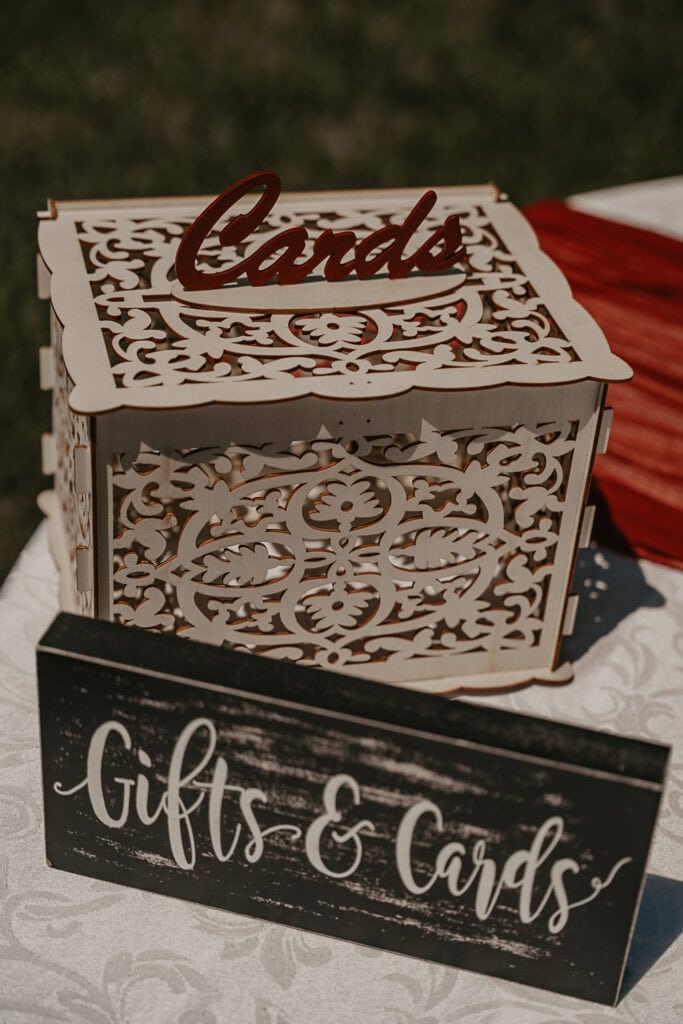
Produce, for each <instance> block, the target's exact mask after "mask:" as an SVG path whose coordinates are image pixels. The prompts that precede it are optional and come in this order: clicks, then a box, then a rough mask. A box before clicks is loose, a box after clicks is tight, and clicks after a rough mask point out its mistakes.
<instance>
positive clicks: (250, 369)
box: [76, 199, 579, 390]
mask: <svg viewBox="0 0 683 1024" xmlns="http://www.w3.org/2000/svg"><path fill="white" fill-rule="evenodd" d="M409 206H410V204H409V203H408V204H405V203H403V204H402V203H400V202H399V203H397V204H396V208H395V209H394V210H393V211H392V217H391V218H390V217H389V215H388V214H387V212H386V205H384V206H382V205H378V206H376V207H373V206H372V203H371V201H370V200H368V201H367V202H366V203H364V204H362V203H360V202H359V204H358V207H357V208H356V209H354V208H351V207H349V205H348V204H347V205H345V206H344V207H343V209H340V210H337V211H335V210H329V211H328V212H322V213H311V211H310V208H307V209H303V208H302V209H300V210H299V209H297V207H296V203H295V202H294V201H293V200H291V201H290V202H289V204H288V205H284V206H282V207H281V208H280V213H278V209H277V208H276V210H275V211H273V213H271V215H270V217H269V218H268V220H267V222H266V223H265V225H264V229H263V230H262V231H259V232H258V233H256V234H255V236H254V238H253V239H252V240H250V241H249V242H248V243H246V244H245V245H241V246H238V247H237V248H236V249H233V250H229V249H224V248H222V247H221V245H220V242H219V240H218V235H217V232H216V231H214V232H213V234H212V236H211V237H210V238H209V240H208V242H207V243H206V245H205V246H204V248H203V249H202V254H201V260H200V265H201V266H202V267H203V268H204V269H213V270H218V269H223V268H225V267H228V266H231V265H233V264H234V263H235V262H237V261H238V260H239V259H241V258H242V257H243V256H245V255H248V254H249V253H250V251H251V250H252V249H255V248H257V247H258V246H260V245H261V244H263V242H264V241H267V240H268V239H269V238H270V237H272V236H273V235H275V234H276V233H277V232H278V231H280V230H282V228H284V227H291V226H292V225H293V224H295V223H305V226H306V228H307V230H308V232H309V236H310V239H311V243H310V244H312V241H313V240H314V239H315V237H317V235H318V234H320V232H321V231H323V230H324V229H325V228H329V227H333V228H334V229H335V230H343V229H346V228H349V229H352V230H353V231H355V232H356V233H357V235H358V237H359V238H363V237H365V236H367V235H368V234H369V233H371V232H372V231H374V230H376V229H377V228H380V227H382V225H384V224H386V223H387V222H388V221H389V220H390V219H394V220H397V219H399V218H401V217H403V216H405V214H406V213H407V212H408V209H409ZM452 213H459V214H460V215H461V218H462V226H463V237H464V242H465V245H466V248H467V252H468V262H467V272H466V274H465V273H464V274H463V275H462V279H461V280H462V283H461V284H460V285H459V286H458V287H456V288H455V289H454V290H453V291H452V292H450V293H448V294H446V295H445V296H441V297H438V298H432V299H429V300H427V301H418V302H409V303H406V304H404V305H398V306H394V307H390V308H383V309H358V310H353V311H350V312H345V313H334V314H332V313H307V314H296V313H269V312H250V313H237V312H235V313H226V312H225V310H212V309H198V308H196V307H192V306H189V305H186V304H183V303H182V302H180V301H178V300H177V299H175V298H173V297H172V295H171V293H170V289H171V284H172V281H173V280H174V278H175V271H174V260H175V254H176V251H177V248H178V243H179V241H180V238H181V237H182V234H183V232H184V230H185V228H186V227H187V226H188V225H189V224H190V223H191V221H192V219H193V218H192V217H189V216H188V217H183V216H180V215H176V216H175V217H173V219H166V218H163V217H152V216H147V217H134V216H131V215H129V216H124V215H121V214H119V215H118V216H112V217H103V216H101V215H100V216H83V218H82V219H81V220H79V221H78V222H77V223H76V230H77V234H78V238H79V241H80V245H81V249H82V252H83V256H84V259H85V263H86V269H87V273H88V278H89V282H90V287H91V291H92V295H93V299H94V302H95V305H96V308H97V315H98V318H99V321H100V327H101V329H102V332H103V334H104V337H105V340H106V345H107V352H108V357H109V362H110V365H111V369H112V373H113V375H114V379H115V381H116V386H117V388H119V389H124V390H125V389H129V390H130V389H136V388H140V387H142V388H155V387H160V386H162V385H167V384H187V383H193V384H195V385H202V384H215V383H216V382H218V381H225V380H228V379H229V380H233V379H235V380H237V379H239V381H240V382H241V383H246V382H248V381H271V382H272V381H276V382H277V381H280V382H283V383H287V382H292V380H293V379H294V378H297V377H318V378H322V377H337V378H338V377H341V378H344V379H346V380H348V379H349V378H353V379H355V380H357V381H362V380H363V379H365V378H375V377H376V376H377V375H379V374H387V373H392V372H394V373H395V372H397V371H398V372H402V373H407V374H408V373H411V374H414V373H415V371H419V373H420V374H421V375H425V374H429V373H431V372H432V371H439V372H440V373H441V372H442V371H443V372H445V373H446V374H447V375H450V376H451V377H453V378H455V375H459V374H462V373H463V372H465V371H467V370H468V369H472V368H481V367H501V366H509V367H515V366H517V367H519V366H540V365H547V364H567V363H572V362H577V361H578V360H579V357H578V356H577V353H576V351H575V350H574V348H573V347H572V345H571V343H570V342H569V340H568V339H567V337H566V336H565V335H564V333H563V332H562V331H561V330H560V328H559V326H558V324H557V323H556V322H555V321H554V320H553V318H552V316H551V314H550V312H549V310H548V308H547V307H546V306H545V305H544V303H543V302H542V301H541V299H540V298H539V296H538V294H537V292H536V290H535V289H534V287H533V286H532V284H531V283H530V281H529V279H528V277H527V276H526V274H525V272H524V271H523V269H522V267H521V266H520V264H519V262H518V260H517V259H516V258H515V256H514V255H513V254H512V253H511V252H510V251H509V250H508V249H507V248H506V246H505V244H504V243H503V241H502V240H501V237H500V235H499V233H498V232H497V231H496V229H495V227H494V226H493V224H492V223H491V218H490V216H489V215H488V213H487V212H486V210H485V208H484V207H483V206H481V205H472V204H471V203H470V204H467V203H463V202H462V201H460V202H458V200H457V199H449V200H443V201H441V202H440V203H439V204H438V205H437V206H436V207H435V208H434V210H433V211H432V214H431V215H430V216H429V218H428V219H427V221H426V222H425V224H424V228H423V231H422V232H421V236H420V237H422V235H424V236H425V237H427V235H428V234H429V233H431V232H432V231H434V230H435V229H436V228H437V227H438V226H439V224H440V223H441V222H442V221H443V219H444V217H445V216H447V215H449V214H452ZM309 248H310V246H309ZM305 255H308V251H307V252H306V254H305ZM274 291H277V289H274ZM406 386H408V383H407V384H406ZM448 386H451V384H449V385H448ZM452 386H456V384H455V379H453V380H452Z"/></svg>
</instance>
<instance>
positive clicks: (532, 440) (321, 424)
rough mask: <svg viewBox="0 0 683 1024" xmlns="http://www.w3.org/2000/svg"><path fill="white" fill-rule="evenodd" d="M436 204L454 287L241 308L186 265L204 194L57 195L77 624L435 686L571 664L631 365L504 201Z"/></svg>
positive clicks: (321, 290)
mask: <svg viewBox="0 0 683 1024" xmlns="http://www.w3.org/2000/svg"><path fill="white" fill-rule="evenodd" d="M417 195H419V193H418V192H416V191H410V190H407V191H396V192H391V191H390V192H348V193H306V194H298V195H297V194H289V195H284V196H282V197H281V199H280V201H279V203H278V205H277V207H276V208H275V210H274V211H273V212H272V214H271V215H270V216H269V218H268V220H267V222H266V224H265V225H264V229H263V230H262V231H259V232H258V233H256V234H255V241H254V243H253V244H254V245H256V244H259V245H261V244H262V243H263V241H264V239H268V238H269V237H270V236H271V235H273V234H274V233H276V232H277V231H279V230H281V229H282V227H283V226H286V225H288V224H304V223H305V225H306V227H307V230H308V232H309V234H310V235H311V237H315V235H316V233H319V232H321V231H323V230H325V229H326V228H329V227H331V226H332V227H334V229H344V228H350V229H353V230H354V231H355V232H356V234H357V235H358V237H360V238H362V237H363V236H364V235H367V234H368V233H370V232H371V231H374V230H376V229H377V228H378V227H380V226H381V225H383V224H387V223H394V222H395V221H396V220H398V219H400V218H401V217H403V216H405V214H406V211H407V210H409V209H410V207H411V206H412V204H413V203H414V202H415V199H416V197H417ZM438 197H439V198H438V203H437V206H436V207H435V208H434V211H433V213H432V214H431V215H430V218H429V219H428V221H427V223H426V224H425V230H433V228H434V226H435V225H437V224H439V223H440V222H441V221H443V218H444V217H445V216H447V215H449V214H453V213H458V214H459V215H460V217H461V222H462V227H463V233H464V242H465V245H466V248H467V254H468V260H467V264H466V265H463V266H461V267H459V268H457V269H455V270H454V271H453V272H452V273H447V274H441V275H424V274H412V275H410V276H409V277H407V278H405V279H403V280H398V281H396V280H388V279H386V278H384V277H382V276H378V277H376V278H373V279H370V280H365V281H361V280H357V279H356V280H352V279H349V280H347V281H344V282H338V283H335V284H330V283H329V282H327V281H320V280H317V279H312V280H311V281H310V282H309V281H306V282H303V283H301V284H299V285H294V286H289V287H287V286H277V285H267V286H263V287H257V288H254V287H249V286H245V285H244V283H243V282H242V283H241V284H240V283H239V282H238V284H237V286H236V287H235V288H233V289H232V291H231V292H230V293H229V296H228V298H226V296H225V295H223V296H222V298H221V300H220V301H221V302H222V305H221V306H220V308H218V305H219V303H218V302H217V300H216V296H215V293H202V292H198V293H190V292H187V291H185V290H184V289H183V288H182V287H180V285H179V282H178V281H177V280H176V277H175V271H174V259H175V254H176V251H177V248H178V244H179V241H180V238H181V237H182V235H183V232H184V231H185V229H186V228H187V226H188V225H189V224H190V223H192V221H193V220H194V219H195V217H196V216H197V215H198V213H199V212H200V211H201V210H202V209H203V208H204V207H205V205H206V199H202V198H184V199H172V200H166V199H163V200H161V199H158V200H146V201H133V200H131V201H115V202H99V203H87V202H65V203H62V202H59V203H51V204H50V207H49V210H48V212H47V213H46V214H44V215H42V217H41V220H40V228H39V248H40V254H39V289H40V294H41V295H43V296H44V297H49V298H50V301H51V309H52V315H51V322H52V339H51V346H50V348H45V349H44V350H42V352H41V356H42V358H41V367H42V378H43V385H44V386H45V387H51V388H52V389H53V396H54V398H53V428H52V434H51V435H46V437H45V438H44V452H43V457H44V468H45V470H46V472H50V473H54V478H55V483H54V490H53V491H52V492H47V493H46V494H45V495H43V496H42V499H41V501H42V507H43V508H44V510H45V511H46V512H47V513H48V514H49V517H50V531H51V544H52V549H53V552H54V554H55V557H56V560H57V562H58V564H59V566H60V569H61V599H62V606H63V607H64V608H65V609H70V610H77V611H80V612H83V613H85V614H88V615H93V616H98V617H100V618H104V619H112V620H114V621H117V622H124V623H135V624H136V625H138V626H141V627H143V628H145V629H151V630H161V631H165V632H177V633H178V634H180V635H182V636H186V637H192V638H195V639H199V640H203V641H208V642H211V643H215V644H226V645H228V646H230V647H232V648H234V649H236V650H240V651H251V652H255V653H259V654H265V655H268V656H271V657H275V658H287V659H292V660H295V661H297V662H299V663H300V664H302V665H314V666H320V667H329V668H332V669H334V670H336V671H339V672H343V673H347V674H350V675H363V676H365V677H366V678H371V679H376V680H381V681H385V682H386V681H391V682H395V683H398V684H400V685H405V686H412V687H417V688H420V689H423V690H430V691H433V692H453V691H457V690H474V689H481V688H491V687H505V686H511V685H517V684H519V683H521V682H525V681H528V680H531V679H535V680H539V681H546V682H553V681H561V680H565V679H567V678H569V677H570V668H569V667H568V666H566V665H561V666H558V652H559V645H560V640H561V637H562V635H563V633H566V632H567V631H571V626H572V622H573V616H574V613H575V604H576V599H575V598H574V597H570V596H569V589H570V586H571V579H572V572H573V565H574V560H575V556H576V551H577V547H578V546H579V545H580V544H586V543H587V542H588V539H589V535H590V521H591V517H590V510H588V513H587V514H586V510H585V498H586V493H587V487H588V483H589V477H590V472H591V466H592V461H593V457H594V454H595V453H596V451H600V450H602V449H603V448H604V445H605V442H606V433H607V430H608V427H609V421H608V418H607V417H606V416H605V415H604V413H603V405H604V396H605V388H606V383H607V382H608V381H610V380H624V379H627V378H628V377H629V376H630V371H629V369H628V367H627V366H626V365H625V364H624V363H623V362H622V361H621V360H620V359H618V358H617V357H615V356H614V355H613V354H611V353H610V350H609V348H608V345H607V343H606V341H605V339H604V337H603V335H602V333H601V332H600V330H599V329H598V327H597V326H596V324H595V323H594V322H593V321H592V320H591V318H590V317H589V316H588V315H587V314H586V312H585V311H584V310H583V309H581V308H580V307H579V306H578V305H577V304H576V303H575V302H574V301H573V299H572V297H571V294H570V292H569V288H568V285H567V283H566V280H565V279H564V277H563V276H562V275H561V273H560V272H559V270H558V269H557V267H556V266H555V265H554V264H552V263H551V262H550V261H549V260H548V259H547V257H545V256H544V255H543V254H542V253H541V252H540V250H539V248H538V245H537V242H536V239H535V237H534V235H533V233H532V231H531V229H530V227H529V225H528V223H527V222H526V220H525V219H524V218H523V216H522V215H521V214H520V213H519V211H517V210H516V209H515V208H514V207H513V206H512V205H511V204H510V203H509V202H507V201H505V200H504V199H503V198H501V197H500V195H499V194H498V193H497V191H496V190H495V189H494V188H492V187H489V186H485V187H477V188H471V189H457V188H444V189H440V190H439V191H438ZM244 202H245V203H248V200H245V201H244ZM250 244H251V243H250ZM249 249H250V245H249V244H248V245H247V246H246V250H245V251H246V252H247V253H248V252H249ZM202 252H203V256H202V259H203V260H204V264H205V265H206V266H209V267H213V268H221V267H224V266H229V265H230V264H231V262H234V261H235V260H236V259H237V258H238V257H242V256H243V255H244V252H241V253H237V252H236V251H230V250H227V249H225V248H224V247H222V246H221V245H220V242H219V240H218V237H217V235H214V236H213V237H212V238H210V239H209V241H208V243H207V245H206V246H205V249H204V250H203V251H202ZM212 303H213V305H212ZM226 303H227V305H226ZM228 307H229V308H228Z"/></svg>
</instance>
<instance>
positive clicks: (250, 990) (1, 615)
mask: <svg viewBox="0 0 683 1024" xmlns="http://www.w3.org/2000/svg"><path fill="white" fill-rule="evenodd" d="M658 196H659V199H658ZM572 203H573V204H574V205H576V206H577V207H578V208H579V209H584V210H586V212H591V213H597V214H601V215H603V216H612V215H614V216H615V218H616V217H621V218H623V219H625V220H629V219H630V220H632V221H635V222H637V223H639V224H641V225H644V226H648V225H652V226H653V227H655V228H659V227H661V226H662V224H665V226H666V229H667V230H668V231H669V232H670V233H673V234H675V233H680V234H681V236H683V178H679V179H672V180H669V181H668V182H664V183H646V184H644V185H639V186H633V187H631V188H630V189H616V190H609V191H607V192H604V193H594V194H591V195H585V196H578V197H574V199H573V200H572ZM662 210H663V211H664V212H663V213H662ZM657 211H659V212H657ZM676 218H678V222H676ZM575 590H578V591H579V592H580V593H581V594H582V598H583V599H582V600H581V601H580V603H579V613H578V617H577V625H576V630H575V633H574V635H573V636H572V637H571V638H569V639H568V640H567V642H566V654H567V656H568V657H571V658H572V659H573V660H575V670H576V678H575V680H574V682H573V683H571V684H570V685H569V686H565V687H538V686H535V687H529V688H527V689H526V690H522V691H519V692H516V693H513V694H508V695H502V696H500V695H499V696H495V697H486V698H479V700H480V702H481V703H489V704H495V705H496V706H499V707H504V708H509V709H513V710H516V711H521V712H525V713H530V714H534V715H540V716H543V717H548V718H553V719H557V720H561V721H568V722H573V723H578V724H585V725H589V726H592V727H595V728H599V729H605V730H612V731H615V732H619V733H621V734H623V735H632V736H638V737H642V738H645V739H653V740H658V741H660V742H666V743H671V744H674V748H675V749H674V755H673V758H672V767H671V772H670V777H669V781H668V785H667V789H666V792H665V797H664V801H663V805H662V810H661V814H660V820H659V823H658V827H657V831H656V835H655V841H654V846H653V850H652V855H651V861H650V865H649V873H648V879H647V883H646V887H645V892H644V897H643V904H642V906H641V911H640V915H639V918H638V924H637V927H636V933H635V938H634V943H633V948H632V953H631V957H630V959H629V964H628V967H627V974H626V982H625V995H624V996H623V998H622V1001H621V1003H620V1005H619V1006H618V1007H617V1008H615V1009H610V1008H605V1007H599V1006H595V1005H592V1004H590V1003H585V1002H580V1001H578V1000H574V999H569V998H567V997H562V996H557V995H553V994H550V993H545V992H541V991H537V990H534V989H530V988H525V987H522V986H519V985H516V984H512V983H510V982H504V981H499V980H497V979H492V978H486V977H483V976H480V975H475V974H470V973H468V972H465V971H460V970H456V969H453V968H446V967H442V966H439V965H435V964H430V963H426V962H422V961H419V960H413V959H410V958H407V957H402V956H398V955H395V954H391V953H384V952H380V951H377V950H372V949H366V948H363V947H361V946H357V945H354V944H351V943H346V942H342V941H340V940H336V939H331V938H327V937H324V936H318V935H311V934H307V933H304V932H299V931H296V930H294V929H290V928H286V927H283V926H281V925H274V924H269V923H267V922H263V921H256V920H252V919H249V918H245V917H239V916H237V915H234V914H229V913H225V912H222V911H216V910H212V909H209V908H206V907H201V906H195V905H192V904H188V903H183V902H182V901H179V900H172V899H168V898H165V897H161V896H156V895H154V894H151V893H144V892H138V891H137V890H131V889H124V888H121V887H118V886H114V885H111V884H109V883H104V882H97V881H94V880H91V879H87V878H82V877H80V876H76V875H69V874H66V873H62V872H59V871H54V870H51V869H50V868H48V867H47V866H46V863H45V857H44V851H43V835H42V807H41V787H40V755H39V746H38V719H37V706H36V681H35V670H34V659H35V655H34V649H35V644H36V642H37V640H38V638H39V637H40V635H41V634H42V632H43V631H44V629H45V628H46V627H47V626H48V625H49V623H50V622H51V620H52V618H53V616H54V614H55V613H56V610H57V583H56V574H55V572H54V570H53V568H52V565H51V562H50V559H49V556H48V552H47V541H46V531H45V527H44V526H41V527H40V528H39V529H38V531H37V532H36V534H35V535H34V537H33V538H32V539H31V541H30V542H29V544H28V545H27V547H26V548H25V549H24V551H23V552H22V554H21V556H20V558H19V560H18V562H17V564H16V566H15V568H14V569H13V571H12V573H11V574H10V576H9V577H8V579H7V581H6V583H5V585H4V587H3V588H2V591H0V652H1V653H0V769H1V771H0V1021H1V1022H2V1024H20V1022H21V1024H34V1022H39V1021H65V1022H66V1021H69V1022H71V1021H74V1022H80V1021H83V1022H88V1024H104V1022H112V1024H113V1022H116V1024H124V1022H125V1024H171V1022H173V1024H175V1022H178V1024H248V1022H249V1024H251V1022H254V1024H307V1022H311V1024H321V1022H323V1021H325V1022H327V1021H329V1022H334V1024H347V1022H348V1024H358V1022H362V1024H456V1022H457V1024H463V1022H468V1024H493V1022H498V1021H500V1022H503V1024H550V1022H556V1021H558V1022H559V1021H561V1022H563V1024H601V1022H603V1021H605V1022H611V1021H629V1022H641V1021H642V1022H645V1021H647V1022H648V1024H650V1022H652V1024H674V1022H676V1024H678V1022H679V1021H681V1020H683V984H682V983H681V980H680V971H679V970H677V966H678V964H679V963H680V960H679V955H680V948H681V944H680V943H679V944H678V946H677V945H676V939H677V937H678V935H679V933H680V932H681V930H683V858H682V857H681V849H682V848H683V815H682V814H681V809H682V808H683V687H682V686H681V669H682V668H683V572H678V571H676V570H674V569H669V568H666V567H664V566H661V565H655V564H654V563H651V562H645V561H642V562H637V561H635V560H634V559H632V558H630V557H628V556H625V555H617V554H615V553H613V552H611V551H608V550H605V549H599V548H598V549H595V548H593V549H589V550H588V551H585V552H583V553H582V555H581V557H580V560H579V564H578V568H577V579H576V582H575ZM677 954H678V955H677Z"/></svg>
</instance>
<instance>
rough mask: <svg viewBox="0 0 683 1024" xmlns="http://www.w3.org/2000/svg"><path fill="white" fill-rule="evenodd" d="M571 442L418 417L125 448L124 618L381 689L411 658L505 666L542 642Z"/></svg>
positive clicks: (119, 601)
mask: <svg viewBox="0 0 683 1024" xmlns="http://www.w3.org/2000/svg"><path fill="white" fill-rule="evenodd" d="M576 435H577V423H576V421H569V422H565V423H559V422H554V423H541V424H538V423H536V422H530V423H527V424H521V425H516V426H500V427H487V428H472V427H470V428H468V429H460V430H451V431H444V432H439V431H438V430H436V429H435V428H434V427H431V426H430V425H429V424H427V423H424V425H423V428H422V431H421V433H420V436H419V437H416V436H413V435H409V434H403V435H398V434H391V435H383V436H371V437H339V438H336V439H331V440H315V441H302V442H299V443H295V444H292V445H290V446H289V447H288V448H286V449H285V450H282V448H281V447H280V446H278V445H277V444H275V443H272V444H266V445H263V446H261V447H257V446H247V445H244V446H242V445H231V446H230V447H229V448H228V449H227V450H222V449H221V448H218V447H216V448H202V449H192V450H185V451H175V452H172V453H167V454H162V453H160V452H158V451H154V450H150V449H148V448H146V447H145V446H142V447H141V448H140V450H139V451H133V452H123V453H120V454H119V455H118V456H117V457H116V458H115V460H114V473H113V495H112V499H113V510H114V537H113V550H114V564H113V566H112V571H113V577H114V595H113V596H114V606H113V614H114V618H116V619H117V620H119V621H123V622H131V623H134V624H136V625H138V626H142V627H144V628H149V629H156V630H164V631H178V632H180V633H182V634H184V635H187V636H191V637H193V638H195V639H198V640H204V641H208V642H211V643H216V644H222V643H225V644H229V645H230V646H231V647H234V648H236V649H238V650H245V651H252V652H257V653H260V654H266V655H270V656H272V657H279V658H289V659H293V660H296V661H298V662H300V663H302V664H309V665H318V666H327V667H330V668H336V669H342V670H344V669H346V670H351V671H354V670H355V669H356V667H357V666H358V669H359V671H361V670H363V671H364V672H365V674H368V675H375V676H376V677H378V678H383V677H384V678H388V679H391V678H392V673H393V672H395V670H396V668H398V667H399V666H400V664H401V663H405V662H407V661H409V660H410V661H411V666H413V667H414V666H415V664H416V663H417V662H418V661H420V660H423V661H424V660H429V662H430V663H433V674H434V675H438V674H439V665H438V664H437V662H438V660H439V659H444V658H448V659H449V664H453V665H454V666H456V665H457V664H458V659H459V658H460V657H461V656H462V657H465V656H472V655H474V656H477V657H478V659H479V660H480V661H481V663H482V665H488V663H489V661H490V660H491V658H493V657H494V656H495V658H496V660H497V663H499V667H504V666H505V658H506V653H509V652H516V651H520V650H524V649H526V650H531V649H533V648H535V647H537V645H538V644H539V642H540V635H541V632H542V629H543V628H544V627H543V620H544V611H545V606H546V600H547V594H548V588H549V585H550V578H551V574H552V573H553V567H554V560H555V552H556V548H557V544H558V540H559V536H560V531H561V529H562V518H563V511H564V506H565V498H566V486H567V480H568V477H569V473H570V469H571V460H572V454H573V451H574V446H575V442H576ZM470 661H471V657H470ZM422 675H423V677H424V673H422Z"/></svg>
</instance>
